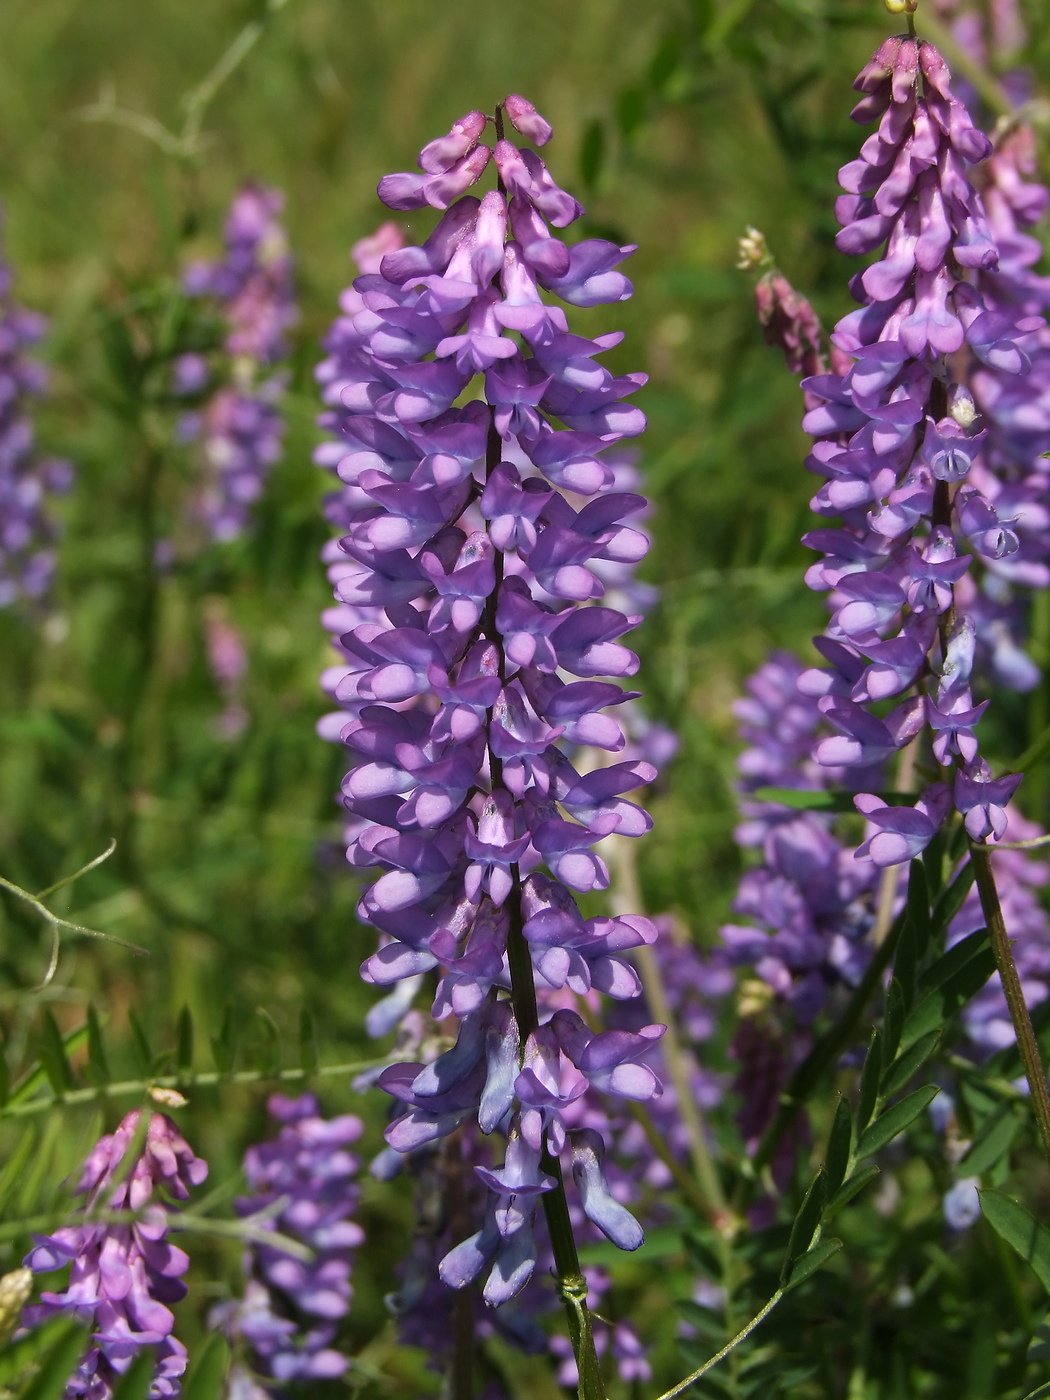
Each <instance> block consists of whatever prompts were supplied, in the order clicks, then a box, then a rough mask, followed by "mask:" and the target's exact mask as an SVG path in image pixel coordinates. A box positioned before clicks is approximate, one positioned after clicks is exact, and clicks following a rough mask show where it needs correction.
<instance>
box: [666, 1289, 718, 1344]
mask: <svg viewBox="0 0 1050 1400" xmlns="http://www.w3.org/2000/svg"><path fill="white" fill-rule="evenodd" d="M675 1307H676V1308H677V1309H678V1311H679V1312H680V1313H681V1314H682V1316H683V1317H684V1318H685V1320H686V1322H688V1323H689V1324H690V1325H691V1326H693V1327H695V1328H696V1330H697V1331H698V1332H699V1333H700V1335H701V1336H702V1337H703V1338H704V1340H705V1341H709V1342H714V1343H715V1344H716V1345H717V1346H720V1345H721V1344H722V1342H724V1341H725V1337H726V1325H725V1320H724V1319H723V1317H722V1315H721V1313H716V1312H712V1311H711V1309H710V1308H705V1307H701V1305H700V1304H699V1303H694V1302H693V1300H692V1298H676V1299H675Z"/></svg>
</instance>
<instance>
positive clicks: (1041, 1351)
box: [1028, 1313, 1050, 1363]
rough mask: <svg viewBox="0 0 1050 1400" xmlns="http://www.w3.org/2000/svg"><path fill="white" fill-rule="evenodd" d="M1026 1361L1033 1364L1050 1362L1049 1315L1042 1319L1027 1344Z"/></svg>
mask: <svg viewBox="0 0 1050 1400" xmlns="http://www.w3.org/2000/svg"><path fill="white" fill-rule="evenodd" d="M1028 1360H1029V1361H1030V1362H1033V1363H1039V1362H1042V1361H1050V1313H1048V1314H1047V1315H1046V1317H1044V1318H1043V1320H1042V1322H1041V1323H1040V1324H1039V1326H1038V1327H1037V1328H1036V1329H1035V1333H1034V1335H1033V1337H1032V1340H1031V1341H1030V1342H1029V1343H1028Z"/></svg>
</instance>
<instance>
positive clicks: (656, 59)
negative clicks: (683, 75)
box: [649, 29, 682, 92]
mask: <svg viewBox="0 0 1050 1400" xmlns="http://www.w3.org/2000/svg"><path fill="white" fill-rule="evenodd" d="M681 52H682V36H681V33H680V32H679V31H678V29H669V30H668V31H667V33H666V34H665V35H664V36H663V38H662V39H661V40H660V42H659V43H658V44H657V46H656V51H655V52H654V54H653V56H652V58H651V59H650V60H649V86H650V87H651V88H652V89H653V90H654V91H655V92H659V91H660V90H661V88H662V87H663V86H664V84H665V83H666V82H667V80H668V78H670V76H671V74H672V73H673V72H674V71H675V69H676V68H677V67H678V63H679V58H680V56H681Z"/></svg>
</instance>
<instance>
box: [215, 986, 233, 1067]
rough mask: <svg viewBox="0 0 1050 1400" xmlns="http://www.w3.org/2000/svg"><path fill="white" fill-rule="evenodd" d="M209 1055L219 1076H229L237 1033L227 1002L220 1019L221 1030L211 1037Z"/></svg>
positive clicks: (230, 1007) (231, 1011) (231, 1009)
mask: <svg viewBox="0 0 1050 1400" xmlns="http://www.w3.org/2000/svg"><path fill="white" fill-rule="evenodd" d="M211 1053H212V1055H213V1056H214V1058H215V1068H216V1069H217V1070H218V1071H219V1073H220V1074H229V1073H230V1072H231V1071H232V1069H233V1065H234V1061H235V1059H236V1056H237V1032H236V1029H235V1027H234V1023H233V1007H232V1006H231V1005H230V1004H229V1003H228V1002H227V1004H226V1010H225V1012H224V1013H223V1017H222V1029H221V1030H220V1031H219V1034H218V1035H213V1036H212V1037H211Z"/></svg>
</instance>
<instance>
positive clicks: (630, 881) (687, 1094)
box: [610, 836, 726, 1228]
mask: <svg viewBox="0 0 1050 1400" xmlns="http://www.w3.org/2000/svg"><path fill="white" fill-rule="evenodd" d="M610 839H611V843H612V852H611V853H612V855H613V858H614V861H615V870H616V889H615V892H614V894H613V898H612V899H611V900H610V904H611V906H612V910H613V913H614V914H640V913H642V907H643V906H642V892H641V887H640V885H639V882H638V869H637V866H636V864H635V859H634V844H633V842H632V840H631V838H630V837H626V836H613V837H611V838H610ZM634 958H635V962H636V963H637V965H638V971H639V972H640V973H641V977H642V986H643V987H644V989H645V996H646V1000H647V1001H648V1003H649V1010H650V1011H651V1012H652V1014H653V1017H654V1019H655V1020H657V1021H659V1022H661V1023H662V1025H663V1026H664V1027H665V1029H664V1034H663V1039H662V1040H661V1042H660V1048H661V1050H662V1051H663V1059H664V1064H665V1065H666V1066H667V1073H668V1075H669V1077H670V1080H671V1084H672V1086H673V1088H674V1096H675V1102H676V1104H677V1105H678V1111H679V1115H680V1117H681V1119H682V1126H683V1127H684V1128H685V1131H686V1137H687V1138H688V1140H689V1156H690V1158H691V1159H692V1163H693V1171H694V1172H695V1173H696V1179H697V1181H698V1182H699V1183H700V1189H701V1192H702V1194H703V1200H704V1205H703V1206H702V1209H703V1212H704V1214H705V1215H707V1216H708V1217H710V1218H712V1219H713V1221H714V1223H715V1225H716V1226H717V1227H719V1228H721V1227H722V1225H723V1224H724V1223H725V1216H726V1199H725V1193H724V1192H723V1190H722V1182H721V1180H720V1179H719V1176H718V1169H717V1168H716V1166H715V1163H714V1159H713V1158H712V1156H711V1151H710V1148H709V1147H708V1145H707V1133H706V1131H705V1128H704V1121H703V1117H702V1115H701V1113H700V1106H699V1104H698V1103H697V1102H696V1099H695V1097H694V1095H693V1089H692V1085H691V1084H690V1082H689V1067H688V1065H687V1064H686V1060H685V1053H684V1047H683V1045H682V1038H681V1036H680V1035H679V1034H678V1023H677V1021H676V1019H675V1015H674V1010H673V1008H672V1006H671V1002H670V1000H669V998H668V995H667V988H666V986H665V985H664V979H663V973H662V972H661V971H660V963H659V960H658V959H657V957H656V954H655V953H654V952H653V950H652V948H650V947H649V946H648V945H647V944H644V943H643V944H642V945H641V947H639V948H636V949H635V950H634ZM643 1126H644V1125H643ZM675 1175H676V1177H677V1173H675Z"/></svg>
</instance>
